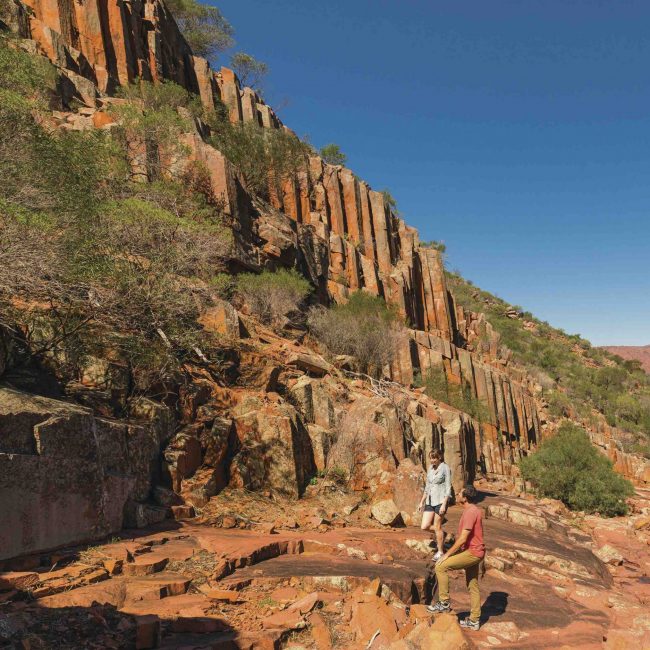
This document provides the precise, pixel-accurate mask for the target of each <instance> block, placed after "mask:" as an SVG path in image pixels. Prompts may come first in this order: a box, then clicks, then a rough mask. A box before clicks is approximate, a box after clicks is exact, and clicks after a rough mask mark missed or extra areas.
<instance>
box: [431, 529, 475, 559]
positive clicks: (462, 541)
mask: <svg viewBox="0 0 650 650" xmlns="http://www.w3.org/2000/svg"><path fill="white" fill-rule="evenodd" d="M469 533H470V529H469V528H464V529H463V530H462V531H461V533H460V535H459V536H458V539H457V540H456V541H455V542H454V545H453V546H452V547H451V548H450V549H449V550H448V551H447V552H446V553H445V554H444V555H443V556H442V557H441V558H440V559H439V560H438V562H437V563H438V564H439V563H440V562H444V561H445V560H446V559H447V558H448V557H451V556H452V555H453V554H454V553H456V551H458V549H460V548H461V547H462V546H463V544H465V542H466V541H467V538H468V537H469Z"/></svg>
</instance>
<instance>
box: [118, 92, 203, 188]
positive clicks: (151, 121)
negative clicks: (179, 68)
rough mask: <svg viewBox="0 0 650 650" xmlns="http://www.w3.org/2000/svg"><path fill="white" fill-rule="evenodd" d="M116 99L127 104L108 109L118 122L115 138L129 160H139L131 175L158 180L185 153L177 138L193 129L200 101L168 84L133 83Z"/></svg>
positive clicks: (200, 109)
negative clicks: (137, 167) (124, 100)
mask: <svg viewBox="0 0 650 650" xmlns="http://www.w3.org/2000/svg"><path fill="white" fill-rule="evenodd" d="M118 96H120V97H121V98H123V99H127V100H128V101H127V102H126V103H124V104H116V105H114V106H112V107H111V113H112V114H113V115H114V116H115V117H116V118H117V119H118V120H119V122H120V127H119V128H118V127H116V128H114V129H113V131H114V137H119V139H120V141H121V143H122V146H123V148H124V150H125V153H126V155H127V156H128V158H129V160H131V161H133V160H136V159H137V160H140V161H141V162H140V165H139V167H141V168H142V170H138V171H137V172H134V174H135V175H146V177H147V179H148V180H150V181H152V180H157V179H159V178H160V177H161V176H162V175H163V174H164V172H168V171H170V169H171V168H172V167H173V166H174V163H176V162H177V161H178V159H179V158H180V157H181V156H182V155H183V154H185V153H186V147H184V146H183V145H182V144H181V142H180V136H181V135H182V134H183V133H188V132H191V131H192V130H193V128H194V125H193V119H194V118H195V117H199V116H201V115H202V113H203V109H202V107H201V102H200V100H199V98H198V97H196V96H195V95H192V94H190V93H188V92H187V91H186V90H185V89H184V88H182V87H181V86H179V85H178V84H175V83H173V82H171V81H164V82H162V83H152V82H149V81H143V80H136V82H135V83H133V84H129V85H128V86H122V87H121V88H120V89H119V92H118ZM132 168H133V166H132ZM141 180H142V179H141Z"/></svg>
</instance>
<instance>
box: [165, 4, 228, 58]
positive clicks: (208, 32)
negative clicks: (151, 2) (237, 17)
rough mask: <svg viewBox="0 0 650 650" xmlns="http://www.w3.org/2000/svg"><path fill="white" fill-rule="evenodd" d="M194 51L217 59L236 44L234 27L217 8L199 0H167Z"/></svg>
mask: <svg viewBox="0 0 650 650" xmlns="http://www.w3.org/2000/svg"><path fill="white" fill-rule="evenodd" d="M165 3H166V4H167V6H168V7H169V9H171V11H172V14H173V15H174V18H175V19H176V22H177V23H178V27H179V28H180V30H181V32H182V34H183V36H184V37H185V40H186V41H187V42H188V43H189V45H190V47H191V48H192V52H194V54H198V55H199V56H203V57H205V58H208V59H210V58H213V57H215V56H216V55H217V54H218V53H219V52H222V51H223V50H227V49H228V48H229V47H232V45H233V43H234V40H233V38H232V35H233V33H234V30H233V28H232V26H231V25H230V23H229V22H228V21H227V20H226V19H225V18H224V17H223V15H222V13H221V12H220V11H219V9H217V8H216V7H212V6H210V5H208V4H203V3H201V2H198V0H165Z"/></svg>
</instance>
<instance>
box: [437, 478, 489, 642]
mask: <svg viewBox="0 0 650 650" xmlns="http://www.w3.org/2000/svg"><path fill="white" fill-rule="evenodd" d="M476 500H477V492H476V488H475V487H474V486H473V485H466V486H465V488H464V489H463V490H461V493H460V495H459V497H458V502H459V503H460V504H461V505H462V506H463V514H462V516H461V518H460V522H459V524H458V537H457V539H456V542H455V543H454V545H453V546H452V547H451V548H450V549H449V550H448V551H447V552H446V553H445V554H444V555H443V556H442V557H441V558H440V560H439V561H438V563H437V564H436V578H437V579H438V602H437V603H436V604H435V605H430V606H429V608H428V609H429V611H431V612H435V613H438V612H448V611H450V610H451V604H450V602H449V575H448V573H447V572H448V571H450V570H457V569H465V582H466V583H467V588H468V590H469V594H470V605H471V611H470V614H469V618H466V619H463V620H462V621H461V622H460V625H461V627H464V628H467V629H470V630H478V629H479V627H480V619H481V594H480V593H479V588H478V570H479V564H480V563H481V560H482V559H483V557H484V556H485V544H484V543H483V515H482V514H481V510H480V509H479V508H477V507H476V505H474V504H475V503H476ZM457 551H461V552H460V553H458V552H457Z"/></svg>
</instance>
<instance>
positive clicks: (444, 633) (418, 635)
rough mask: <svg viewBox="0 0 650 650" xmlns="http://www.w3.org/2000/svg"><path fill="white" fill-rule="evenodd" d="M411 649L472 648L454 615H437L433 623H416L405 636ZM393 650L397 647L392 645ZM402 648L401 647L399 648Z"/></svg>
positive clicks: (443, 649) (447, 649)
mask: <svg viewBox="0 0 650 650" xmlns="http://www.w3.org/2000/svg"><path fill="white" fill-rule="evenodd" d="M406 641H407V642H408V643H409V644H410V645H407V646H406V647H412V648H422V650H424V649H425V648H435V649H436V650H469V649H470V648H471V647H472V646H471V645H470V643H469V641H468V640H467V639H466V638H465V636H464V635H463V630H462V629H461V627H460V625H459V624H458V619H457V618H456V616H455V615H454V614H439V615H438V616H436V617H435V619H434V621H433V623H431V624H429V621H423V622H421V623H418V624H417V625H416V626H415V628H414V629H413V630H411V632H410V633H409V634H408V635H407V636H406ZM393 645H394V647H395V648H397V647H398V646H397V645H396V644H393ZM399 647H403V646H399Z"/></svg>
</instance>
